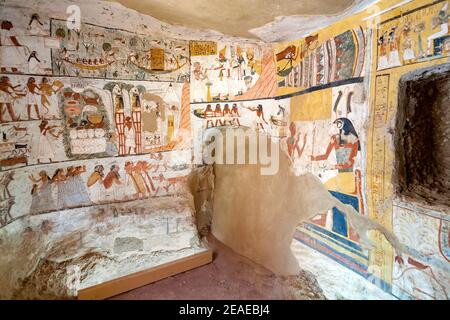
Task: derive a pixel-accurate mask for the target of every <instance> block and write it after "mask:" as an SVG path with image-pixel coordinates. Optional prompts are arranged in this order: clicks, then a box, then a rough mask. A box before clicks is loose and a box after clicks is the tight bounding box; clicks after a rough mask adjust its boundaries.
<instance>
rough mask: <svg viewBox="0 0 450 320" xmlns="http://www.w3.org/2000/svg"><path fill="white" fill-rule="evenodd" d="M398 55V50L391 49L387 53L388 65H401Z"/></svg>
mask: <svg viewBox="0 0 450 320" xmlns="http://www.w3.org/2000/svg"><path fill="white" fill-rule="evenodd" d="M401 65H402V63H401V62H400V56H399V54H398V50H394V51H391V52H390V53H389V67H398V66H401Z"/></svg>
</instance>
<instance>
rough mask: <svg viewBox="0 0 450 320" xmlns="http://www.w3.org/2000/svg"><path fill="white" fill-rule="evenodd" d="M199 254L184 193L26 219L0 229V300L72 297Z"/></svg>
mask: <svg viewBox="0 0 450 320" xmlns="http://www.w3.org/2000/svg"><path fill="white" fill-rule="evenodd" d="M69 217H70V219H69ZM203 250H204V249H203V248H202V247H201V246H200V243H199V240H198V237H197V230H196V226H195V220H194V205H193V201H192V197H191V196H190V195H189V194H179V195H177V196H174V197H160V198H158V199H153V200H152V201H149V200H136V201H132V202H128V203H122V204H115V205H103V206H98V207H95V208H91V209H87V210H80V209H73V210H66V211H62V212H57V213H50V214H46V215H36V216H31V217H29V218H27V219H23V220H20V221H16V222H15V223H11V224H9V225H8V226H6V227H5V228H3V229H1V230H0V251H1V252H2V259H0V274H1V275H2V280H1V281H0V298H2V299H10V298H16V299H51V298H75V297H76V294H77V290H80V289H82V288H86V287H90V286H93V285H96V284H99V283H101V282H104V281H107V280H110V279H112V278H117V277H121V276H125V275H127V274H130V273H134V272H138V271H141V270H144V269H148V268H151V267H153V266H157V265H160V264H163V263H167V262H170V261H173V260H176V259H180V258H183V257H186V256H189V255H192V254H195V253H198V252H201V251H203Z"/></svg>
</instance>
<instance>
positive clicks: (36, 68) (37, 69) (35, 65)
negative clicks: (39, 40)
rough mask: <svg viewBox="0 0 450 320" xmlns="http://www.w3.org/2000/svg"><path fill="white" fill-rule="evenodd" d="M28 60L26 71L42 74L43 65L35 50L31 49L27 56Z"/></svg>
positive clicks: (43, 70)
mask: <svg viewBox="0 0 450 320" xmlns="http://www.w3.org/2000/svg"><path fill="white" fill-rule="evenodd" d="M27 62H28V73H30V74H42V73H46V72H45V66H44V65H43V63H42V62H41V60H40V59H39V58H38V56H37V51H34V50H33V51H31V53H30V55H29V56H28V58H27Z"/></svg>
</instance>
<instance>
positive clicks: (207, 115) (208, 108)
mask: <svg viewBox="0 0 450 320" xmlns="http://www.w3.org/2000/svg"><path fill="white" fill-rule="evenodd" d="M213 117H214V111H213V110H212V107H211V105H210V104H208V105H207V106H206V109H205V119H206V129H208V128H209V125H210V124H211V127H214V123H213V120H212V118H213Z"/></svg>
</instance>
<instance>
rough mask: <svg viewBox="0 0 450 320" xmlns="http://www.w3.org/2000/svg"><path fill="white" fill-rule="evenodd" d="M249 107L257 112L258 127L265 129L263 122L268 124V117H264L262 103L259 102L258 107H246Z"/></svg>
mask: <svg viewBox="0 0 450 320" xmlns="http://www.w3.org/2000/svg"><path fill="white" fill-rule="evenodd" d="M246 108H247V109H249V110H250V111H253V112H256V117H257V119H256V127H257V129H261V130H264V126H263V124H264V123H265V124H267V125H268V123H267V121H266V119H265V118H264V109H263V106H262V104H258V105H257V106H256V107H246Z"/></svg>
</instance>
